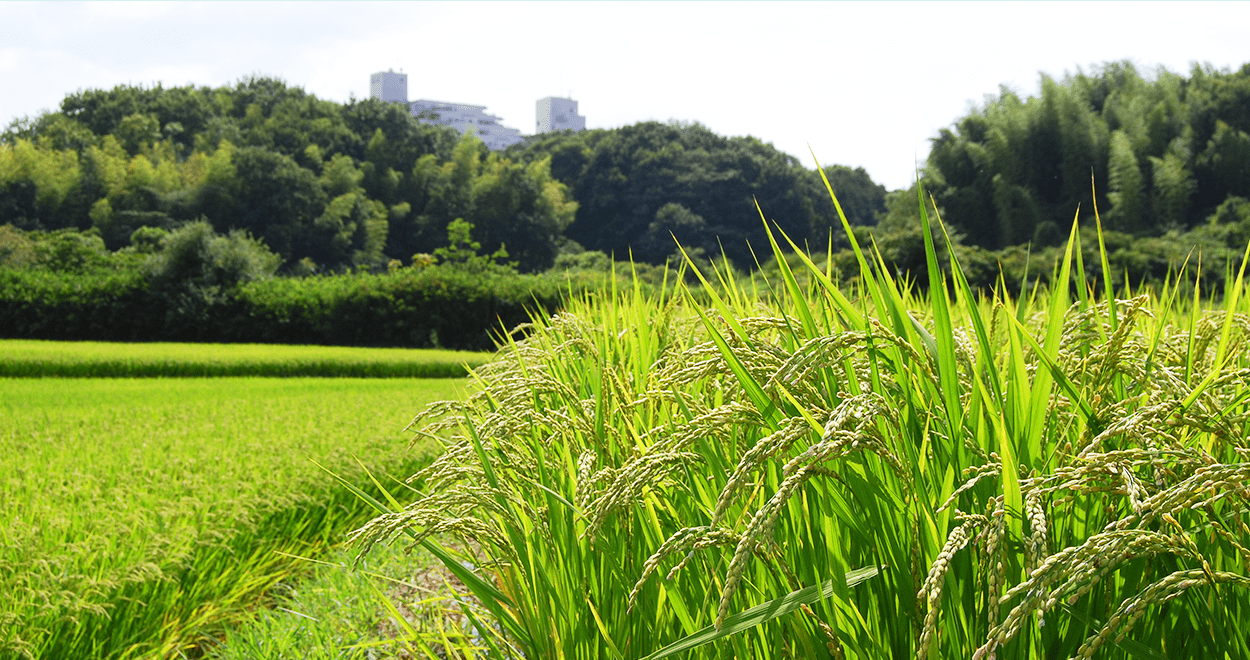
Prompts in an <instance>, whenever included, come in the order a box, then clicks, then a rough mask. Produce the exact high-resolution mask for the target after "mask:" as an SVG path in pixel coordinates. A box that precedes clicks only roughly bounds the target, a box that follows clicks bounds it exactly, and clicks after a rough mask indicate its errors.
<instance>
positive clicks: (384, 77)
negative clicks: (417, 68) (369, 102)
mask: <svg viewBox="0 0 1250 660" xmlns="http://www.w3.org/2000/svg"><path fill="white" fill-rule="evenodd" d="M369 96H371V97H373V98H375V99H382V100H383V101H394V102H396V103H407V102H408V74H406V73H395V70H394V69H388V70H386V71H379V72H378V73H375V74H373V75H372V76H370V77H369Z"/></svg>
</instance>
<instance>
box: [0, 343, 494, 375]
mask: <svg viewBox="0 0 1250 660" xmlns="http://www.w3.org/2000/svg"><path fill="white" fill-rule="evenodd" d="M489 359H490V354H489V353H473V352H467V351H439V350H428V349H412V348H353V347H343V346H285V345H275V344H171V343H148V344H124V343H112V342H95V341H82V342H60V341H39V340H28V339H5V340H0V377H9V378H30V377H49V376H55V377H69V378H102V377H111V378H162V377H163V378H205V377H222V376H272V377H281V378H292V377H321V378H462V377H464V376H465V374H466V366H468V367H470V368H471V367H476V366H479V365H481V364H484V363H485V362H486V361H487V360H489Z"/></svg>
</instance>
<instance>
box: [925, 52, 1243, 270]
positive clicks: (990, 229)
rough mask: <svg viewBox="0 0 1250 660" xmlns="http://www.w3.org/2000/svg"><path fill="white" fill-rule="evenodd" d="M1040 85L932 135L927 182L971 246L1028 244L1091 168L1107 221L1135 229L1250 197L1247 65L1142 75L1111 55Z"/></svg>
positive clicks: (1080, 194) (1159, 228)
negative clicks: (1186, 73) (1091, 67)
mask: <svg viewBox="0 0 1250 660" xmlns="http://www.w3.org/2000/svg"><path fill="white" fill-rule="evenodd" d="M1041 82H1042V84H1041V94H1040V96H1037V97H1031V98H1028V99H1024V100H1022V99H1021V98H1020V97H1019V95H1018V94H1017V93H1016V92H1014V91H1012V90H1009V89H1007V88H1003V89H1002V90H1001V91H1000V93H999V94H998V95H997V96H993V97H987V99H986V102H985V103H984V105H983V106H981V107H979V108H976V109H974V110H973V111H972V112H971V113H969V114H968V115H966V116H964V117H961V118H960V119H958V120H956V122H955V125H954V127H953V128H952V129H943V130H942V131H941V132H940V133H939V135H938V136H937V137H936V138H934V140H933V149H932V151H931V152H930V155H929V161H928V167H927V169H926V170H925V183H926V186H927V187H928V188H929V189H930V190H931V191H932V193H933V195H934V197H935V198H936V200H937V203H938V206H939V207H940V208H942V209H944V210H945V213H946V217H947V218H948V219H949V221H950V222H951V225H952V226H953V227H955V228H957V229H959V231H961V232H962V233H964V234H965V236H966V237H967V240H968V241H969V242H970V243H972V244H974V245H978V246H982V247H985V248H988V249H991V250H994V249H1000V248H1003V247H1007V246H1011V245H1019V244H1022V243H1026V242H1029V241H1033V242H1034V243H1035V244H1037V243H1038V240H1037V239H1039V238H1041V236H1039V234H1040V233H1042V232H1043V225H1045V224H1046V223H1048V222H1049V223H1054V224H1055V225H1056V226H1064V225H1066V223H1067V222H1068V220H1069V217H1070V214H1071V213H1072V210H1073V209H1076V208H1077V206H1078V204H1080V203H1081V202H1082V201H1083V200H1086V199H1087V197H1088V193H1089V181H1090V176H1091V174H1092V175H1093V178H1094V180H1095V181H1096V182H1098V183H1099V184H1100V187H1101V188H1103V190H1101V191H1099V197H1098V199H1097V200H1096V202H1097V204H1098V206H1099V208H1101V209H1104V210H1106V211H1108V212H1107V213H1106V217H1105V220H1106V223H1107V227H1108V228H1109V229H1114V230H1117V231H1124V232H1131V233H1133V234H1134V235H1136V236H1157V235H1159V234H1163V233H1167V232H1169V231H1182V232H1183V231H1186V230H1189V229H1192V228H1194V227H1196V226H1198V225H1200V224H1201V223H1202V221H1203V220H1204V219H1206V218H1207V217H1209V216H1210V215H1211V214H1212V213H1213V212H1214V211H1215V209H1216V207H1218V206H1219V205H1220V204H1221V203H1223V202H1224V200H1225V199H1227V198H1228V197H1229V196H1235V195H1240V196H1242V197H1245V196H1248V195H1250V119H1248V118H1247V117H1248V116H1250V115H1248V113H1247V111H1246V110H1245V107H1246V104H1247V102H1248V101H1250V65H1246V66H1244V67H1242V68H1241V69H1240V70H1238V71H1236V72H1230V71H1215V70H1212V69H1210V68H1209V67H1207V68H1203V67H1200V66H1197V65H1195V66H1194V68H1193V70H1192V71H1191V72H1190V75H1189V77H1188V78H1185V77H1182V76H1179V75H1177V74H1174V73H1171V72H1169V71H1166V70H1164V69H1160V70H1159V71H1158V72H1157V74H1156V75H1155V76H1154V79H1153V80H1148V79H1146V78H1143V77H1142V76H1141V74H1139V73H1138V71H1137V70H1136V68H1134V67H1133V65H1132V64H1131V63H1129V62H1127V61H1124V62H1111V63H1107V64H1104V65H1102V66H1099V67H1095V68H1094V70H1093V71H1092V72H1091V73H1089V74H1086V73H1085V72H1083V71H1081V70H1080V69H1078V70H1077V72H1076V74H1068V75H1065V76H1064V78H1063V79H1062V80H1060V81H1057V80H1055V79H1053V78H1051V77H1049V76H1046V75H1043V76H1042V81H1041ZM1092 217H1093V207H1092V205H1089V204H1085V205H1084V206H1081V219H1082V222H1083V223H1084V222H1087V221H1089V220H1090V219H1092ZM1045 233H1046V235H1048V236H1053V235H1054V233H1055V232H1054V231H1053V230H1052V229H1046V230H1045ZM1047 243H1048V244H1049V243H1050V241H1047Z"/></svg>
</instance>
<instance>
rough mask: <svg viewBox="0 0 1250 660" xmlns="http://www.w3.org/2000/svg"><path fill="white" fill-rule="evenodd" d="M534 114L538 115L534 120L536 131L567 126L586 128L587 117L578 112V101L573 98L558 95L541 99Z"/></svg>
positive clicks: (561, 128)
mask: <svg viewBox="0 0 1250 660" xmlns="http://www.w3.org/2000/svg"><path fill="white" fill-rule="evenodd" d="M534 115H535V116H536V117H537V120H536V121H535V122H534V124H535V126H534V129H535V132H536V133H548V132H551V131H562V130H564V129H566V128H571V129H573V130H575V131H584V130H586V118H585V117H582V116H581V115H579V114H577V101H574V100H573V99H563V98H560V97H558V96H548V97H547V98H545V99H539V100H538V105H537V108H536V111H535V113H534Z"/></svg>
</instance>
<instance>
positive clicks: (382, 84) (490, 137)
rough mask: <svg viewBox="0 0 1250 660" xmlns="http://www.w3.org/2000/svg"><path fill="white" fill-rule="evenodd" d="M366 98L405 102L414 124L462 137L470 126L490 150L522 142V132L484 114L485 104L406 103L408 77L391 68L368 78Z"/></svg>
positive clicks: (424, 101) (427, 100)
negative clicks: (438, 126)
mask: <svg viewBox="0 0 1250 660" xmlns="http://www.w3.org/2000/svg"><path fill="white" fill-rule="evenodd" d="M369 96H371V97H373V98H375V99H382V100H383V101H392V102H395V103H404V104H406V105H407V106H408V109H409V111H410V112H412V114H413V116H414V117H417V121H419V122H422V123H426V124H441V125H443V126H450V127H452V128H454V129H456V130H457V131H460V134H461V135H464V134H465V133H467V132H468V131H469V127H473V129H474V130H476V131H477V136H478V137H479V138H481V140H482V142H484V143H486V147H487V148H488V149H490V150H492V151H494V150H496V149H503V148H504V147H506V146H508V145H511V144H516V143H517V142H520V141H521V140H522V139H523V138H522V137H521V131H518V130H517V129H515V128H508V127H507V126H504V125H503V124H501V123H499V122H501V121H502V120H501V119H500V118H499V117H496V116H495V115H488V114H486V106H484V105H469V104H467V103H446V102H444V101H431V100H429V99H420V100H417V101H412V102H409V101H408V74H406V73H395V71H394V70H393V69H392V70H388V71H380V72H378V73H375V74H373V75H372V76H370V77H369ZM422 112H431V113H433V114H434V115H435V116H436V117H437V118H436V119H430V118H428V115H427V116H426V117H421V116H419V115H420V114H421V113H422Z"/></svg>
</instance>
